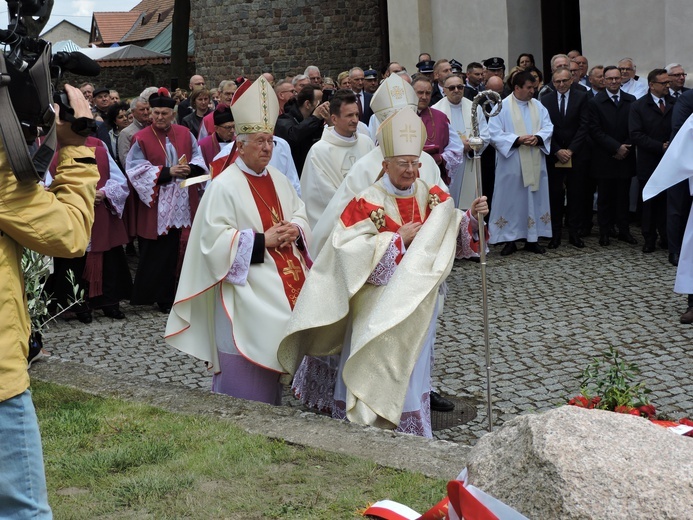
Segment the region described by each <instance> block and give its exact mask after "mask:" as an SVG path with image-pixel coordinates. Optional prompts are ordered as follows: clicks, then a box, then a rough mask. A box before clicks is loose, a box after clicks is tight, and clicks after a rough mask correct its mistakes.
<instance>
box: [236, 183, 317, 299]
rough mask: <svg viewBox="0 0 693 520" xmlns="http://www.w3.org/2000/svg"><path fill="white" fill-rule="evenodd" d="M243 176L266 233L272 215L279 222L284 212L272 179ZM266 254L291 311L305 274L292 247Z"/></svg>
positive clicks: (272, 220) (269, 251) (272, 250)
mask: <svg viewBox="0 0 693 520" xmlns="http://www.w3.org/2000/svg"><path fill="white" fill-rule="evenodd" d="M243 174H244V175H245V178H246V179H247V180H248V184H249V187H250V191H251V193H252V194H253V199H254V200H255V205H256V206H257V210H258V213H259V214H260V218H261V219H262V230H263V231H267V230H268V229H269V228H271V227H272V226H273V225H274V224H275V223H276V222H275V219H273V214H274V216H275V217H276V218H279V219H280V220H283V219H284V212H283V211H282V207H281V204H280V202H279V196H278V195H277V191H276V190H275V188H274V183H273V182H272V177H271V176H270V175H262V176H261V177H257V176H255V175H250V174H248V173H245V172H243ZM267 252H268V253H269V254H270V256H271V257H272V259H273V260H274V263H275V264H276V266H277V273H278V274H279V277H280V278H281V280H282V284H283V285H284V293H285V294H286V298H287V300H288V301H289V305H290V306H291V309H293V308H294V305H295V304H296V299H297V298H298V293H299V292H300V291H301V288H302V287H303V284H304V283H305V281H306V274H305V273H304V272H303V268H302V267H301V261H300V260H299V258H298V257H297V256H296V255H295V254H294V252H293V246H292V247H275V248H268V249H267Z"/></svg>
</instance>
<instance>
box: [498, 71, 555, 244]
mask: <svg viewBox="0 0 693 520" xmlns="http://www.w3.org/2000/svg"><path fill="white" fill-rule="evenodd" d="M512 84H513V93H512V94H510V95H509V96H508V97H506V98H505V99H504V100H503V108H502V109H501V112H500V114H499V115H498V116H496V117H492V118H491V119H490V120H489V123H488V124H489V134H490V135H491V144H493V146H494V148H495V149H496V182H495V186H494V192H493V208H492V209H491V217H490V218H489V233H490V235H491V239H490V241H489V243H490V244H499V243H503V242H505V246H504V247H503V250H502V251H501V255H502V256H507V255H511V254H513V253H514V252H515V251H517V246H516V245H515V241H516V240H526V241H527V242H526V244H525V247H524V249H525V250H526V251H530V252H532V253H539V254H542V253H545V252H546V250H545V249H544V247H542V246H540V245H539V237H551V211H550V207H549V180H548V174H547V172H546V156H547V155H548V154H549V151H550V150H551V135H552V134H553V124H551V118H550V117H549V113H548V111H547V110H546V108H544V105H542V104H541V103H539V102H538V101H537V100H536V99H534V97H533V96H534V85H535V79H534V76H532V74H531V73H529V72H519V73H518V74H516V75H515V76H514V77H513V81H512Z"/></svg>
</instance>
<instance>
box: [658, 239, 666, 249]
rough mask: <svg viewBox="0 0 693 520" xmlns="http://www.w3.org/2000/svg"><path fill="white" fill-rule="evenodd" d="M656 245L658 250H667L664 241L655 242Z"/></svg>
mask: <svg viewBox="0 0 693 520" xmlns="http://www.w3.org/2000/svg"><path fill="white" fill-rule="evenodd" d="M657 245H658V246H659V248H660V249H664V250H665V251H666V250H667V249H669V244H668V242H667V241H666V240H660V241H659V242H657Z"/></svg>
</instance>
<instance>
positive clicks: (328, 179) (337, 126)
mask: <svg viewBox="0 0 693 520" xmlns="http://www.w3.org/2000/svg"><path fill="white" fill-rule="evenodd" d="M330 123H331V124H332V126H330V127H328V128H325V130H324V131H323V134H322V138H321V139H320V141H318V142H317V143H315V144H314V145H313V146H312V147H311V149H310V151H309V152H308V156H307V157H306V162H305V164H304V165H303V172H302V173H301V193H302V197H303V200H304V201H305V203H306V212H307V213H308V222H309V224H310V226H311V228H313V227H315V224H316V223H317V222H318V220H319V219H320V217H321V216H322V214H323V212H324V211H325V208H326V207H327V205H328V204H329V202H330V200H331V199H332V196H333V195H334V194H335V192H336V191H337V188H339V185H340V184H342V181H343V180H344V177H346V174H347V173H348V172H349V170H350V169H351V167H352V166H353V165H354V163H355V162H356V161H358V160H359V159H360V158H361V157H363V156H364V155H366V154H367V153H368V152H370V151H371V150H372V149H373V146H374V145H373V141H372V140H371V139H370V137H369V136H367V135H364V134H362V133H360V132H357V128H358V123H359V106H358V104H357V103H356V96H355V95H354V93H353V92H351V91H345V90H340V91H337V93H336V94H335V95H334V96H333V97H332V99H331V100H330Z"/></svg>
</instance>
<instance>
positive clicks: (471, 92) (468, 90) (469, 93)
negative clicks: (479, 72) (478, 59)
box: [464, 85, 481, 101]
mask: <svg viewBox="0 0 693 520" xmlns="http://www.w3.org/2000/svg"><path fill="white" fill-rule="evenodd" d="M479 87H481V85H479ZM479 87H477V88H474V87H472V86H470V85H465V86H464V97H466V98H467V99H468V100H469V101H474V98H475V97H476V95H477V94H478V93H479V92H481V89H480V88H479Z"/></svg>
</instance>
